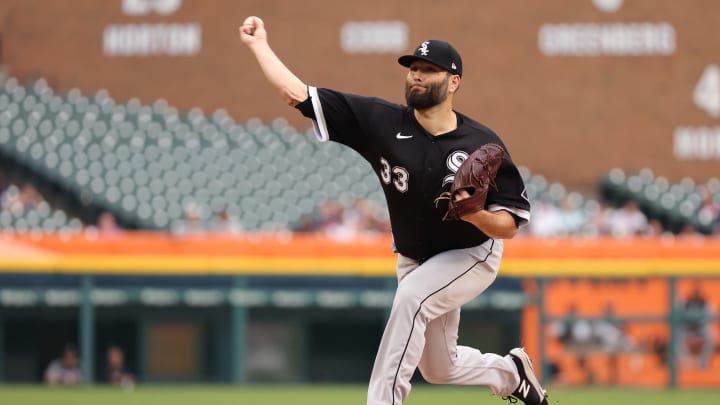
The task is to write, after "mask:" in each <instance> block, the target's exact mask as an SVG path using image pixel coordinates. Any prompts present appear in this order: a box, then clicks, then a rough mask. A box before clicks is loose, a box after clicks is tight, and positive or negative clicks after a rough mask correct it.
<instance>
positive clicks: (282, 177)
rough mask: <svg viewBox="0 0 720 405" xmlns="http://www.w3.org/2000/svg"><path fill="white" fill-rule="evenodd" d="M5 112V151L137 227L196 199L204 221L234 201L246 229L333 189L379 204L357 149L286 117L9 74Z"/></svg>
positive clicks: (269, 224) (165, 218)
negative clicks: (247, 115) (117, 94)
mask: <svg viewBox="0 0 720 405" xmlns="http://www.w3.org/2000/svg"><path fill="white" fill-rule="evenodd" d="M0 111H2V113H1V114H0V153H4V154H7V155H12V156H14V157H15V158H16V159H17V160H18V161H19V162H20V163H21V164H23V165H25V166H27V167H29V168H31V169H32V170H33V172H34V173H35V174H36V175H38V176H42V177H44V178H47V179H49V180H50V181H52V182H55V183H57V184H58V185H60V186H61V187H62V188H63V189H65V190H69V191H70V192H72V193H74V194H76V195H77V196H79V197H80V198H81V200H82V201H83V202H85V203H87V204H91V205H94V206H97V207H99V208H101V209H102V210H107V211H110V212H113V213H115V214H116V215H117V216H119V217H122V218H125V219H126V222H129V223H132V224H134V225H135V227H137V228H141V229H164V230H170V229H173V227H174V224H176V223H178V222H181V221H182V220H183V217H184V215H185V209H186V207H188V206H190V205H193V206H197V207H199V211H200V213H201V215H202V217H203V220H209V219H211V218H212V217H213V216H214V215H216V214H217V213H218V212H220V211H222V210H224V209H227V210H228V212H229V213H230V214H231V215H234V216H235V217H237V218H238V219H239V220H240V222H241V223H242V227H243V228H244V229H246V230H264V229H274V228H277V227H278V225H280V226H287V224H289V223H293V222H294V221H297V220H298V218H300V216H301V215H303V214H308V213H310V212H312V211H313V210H314V209H315V207H316V206H317V205H319V203H320V202H322V201H324V200H326V199H328V198H333V199H337V200H338V201H340V202H341V203H346V204H347V203H350V202H352V201H353V200H354V199H355V198H356V197H357V196H362V197H365V198H368V199H370V200H372V201H373V202H375V203H376V204H378V205H379V206H383V205H384V196H383V195H382V194H381V192H380V190H379V187H377V184H376V183H377V180H376V178H375V176H374V174H373V173H372V170H371V169H370V166H369V165H368V164H367V163H366V162H364V161H363V160H362V159H361V158H360V157H359V156H357V155H356V154H355V153H354V152H352V151H350V150H349V149H347V148H342V147H340V145H336V144H329V145H324V146H323V147H318V145H317V142H316V141H315V140H314V139H313V137H314V135H312V133H311V132H309V131H308V132H306V133H297V131H296V130H295V129H294V128H292V127H291V126H289V125H288V123H287V122H286V121H285V120H284V119H281V118H279V119H276V120H274V121H273V122H271V123H270V124H269V125H265V124H263V123H262V122H261V121H260V120H258V119H250V120H248V121H247V122H245V123H244V124H242V125H241V124H237V123H235V122H234V121H233V120H232V118H230V117H229V115H228V114H227V112H226V111H224V110H217V111H215V112H214V113H213V114H211V115H209V116H208V115H206V114H204V113H203V112H202V111H201V110H199V109H197V108H195V109H192V110H191V111H189V112H188V113H187V114H179V113H178V112H177V110H176V109H174V108H172V107H170V106H168V105H167V102H165V101H164V100H157V101H155V102H154V103H152V104H151V105H143V104H142V103H141V102H140V101H139V100H137V99H132V100H129V101H128V102H127V103H124V104H121V103H116V102H115V101H114V100H113V99H112V98H111V97H110V96H109V94H108V93H107V91H104V90H100V91H98V92H97V93H95V94H94V95H92V96H87V95H84V94H82V93H81V92H80V91H79V90H77V89H73V90H71V91H69V92H68V93H67V94H66V95H62V96H61V95H56V94H55V93H54V91H53V90H52V89H51V88H50V87H49V86H48V85H47V83H46V81H45V80H42V79H40V80H37V81H35V82H34V83H33V84H32V85H30V86H23V85H21V84H20V83H18V81H17V80H16V79H14V78H9V79H7V80H5V81H4V83H3V85H2V86H0ZM329 158H332V159H329Z"/></svg>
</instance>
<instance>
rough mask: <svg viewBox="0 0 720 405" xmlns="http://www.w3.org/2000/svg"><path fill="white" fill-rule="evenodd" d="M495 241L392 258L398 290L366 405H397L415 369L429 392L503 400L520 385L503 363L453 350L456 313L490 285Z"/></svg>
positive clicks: (504, 359)
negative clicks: (434, 388) (486, 391)
mask: <svg viewBox="0 0 720 405" xmlns="http://www.w3.org/2000/svg"><path fill="white" fill-rule="evenodd" d="M502 251H503V242H502V240H493V239H490V240H488V241H487V242H485V243H483V244H482V245H480V246H476V247H472V248H468V249H457V250H451V251H447V252H443V253H440V254H437V255H435V256H433V257H432V258H430V259H429V260H427V261H425V262H424V263H422V264H420V263H418V262H417V261H415V260H412V259H410V258H407V257H404V256H402V255H398V262H397V277H398V288H397V291H396V294H395V299H394V302H393V306H392V311H391V312H390V316H389V319H388V321H387V325H386V326H385V332H384V333H383V336H382V340H381V342H380V347H379V349H378V352H377V357H376V358H375V365H374V367H373V370H372V375H371V377H370V384H369V387H368V397H367V405H401V404H402V403H403V402H404V401H405V398H407V396H408V394H409V393H410V388H411V386H410V385H411V384H410V379H411V378H412V375H413V373H414V372H415V369H416V368H418V367H419V368H420V372H421V373H422V375H423V378H425V380H426V381H428V382H430V383H434V384H456V385H484V386H489V387H490V388H491V390H492V391H493V393H495V394H496V395H499V396H507V395H509V394H511V393H512V392H513V390H515V388H517V386H518V384H519V383H520V377H519V375H518V372H517V368H516V367H515V364H514V363H513V361H512V360H511V359H510V358H509V357H508V356H500V355H497V354H493V353H482V352H480V351H479V350H477V349H474V348H471V347H466V346H458V345H457V338H458V327H459V324H460V307H461V306H462V305H464V304H466V303H467V302H469V301H471V300H472V299H474V298H475V297H477V296H478V295H479V294H480V293H482V292H483V291H485V289H486V288H488V286H490V284H492V283H493V281H494V280H495V277H496V276H497V273H498V268H499V267H500V260H501V258H502Z"/></svg>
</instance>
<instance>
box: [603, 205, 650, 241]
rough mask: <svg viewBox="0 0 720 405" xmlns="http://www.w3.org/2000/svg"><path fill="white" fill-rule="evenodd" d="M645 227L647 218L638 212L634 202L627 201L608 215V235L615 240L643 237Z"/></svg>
mask: <svg viewBox="0 0 720 405" xmlns="http://www.w3.org/2000/svg"><path fill="white" fill-rule="evenodd" d="M647 226H648V219H647V216H645V214H644V213H643V212H642V211H640V208H639V207H638V204H637V202H636V201H634V200H627V201H626V202H625V203H624V204H623V205H622V207H620V208H618V209H615V210H614V211H612V213H611V215H610V224H609V229H610V234H611V235H612V236H615V237H616V238H629V237H633V236H638V235H643V234H644V233H645V232H646V230H647Z"/></svg>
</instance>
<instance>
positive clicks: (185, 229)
mask: <svg viewBox="0 0 720 405" xmlns="http://www.w3.org/2000/svg"><path fill="white" fill-rule="evenodd" d="M205 231H206V229H205V223H204V221H203V211H202V208H201V207H200V206H199V205H197V204H195V203H190V204H187V205H186V206H185V213H184V217H183V219H182V220H180V221H178V222H177V223H176V224H175V225H174V226H173V233H175V234H178V235H197V234H204V233H205Z"/></svg>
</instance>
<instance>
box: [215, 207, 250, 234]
mask: <svg viewBox="0 0 720 405" xmlns="http://www.w3.org/2000/svg"><path fill="white" fill-rule="evenodd" d="M210 229H211V230H212V231H213V232H218V233H225V234H232V235H237V234H239V233H241V232H242V230H243V228H242V224H240V221H238V219H237V217H235V216H234V215H232V214H230V212H229V211H228V210H227V208H226V209H223V210H221V211H220V212H218V213H217V215H215V218H214V219H213V221H212V223H211V224H210Z"/></svg>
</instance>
